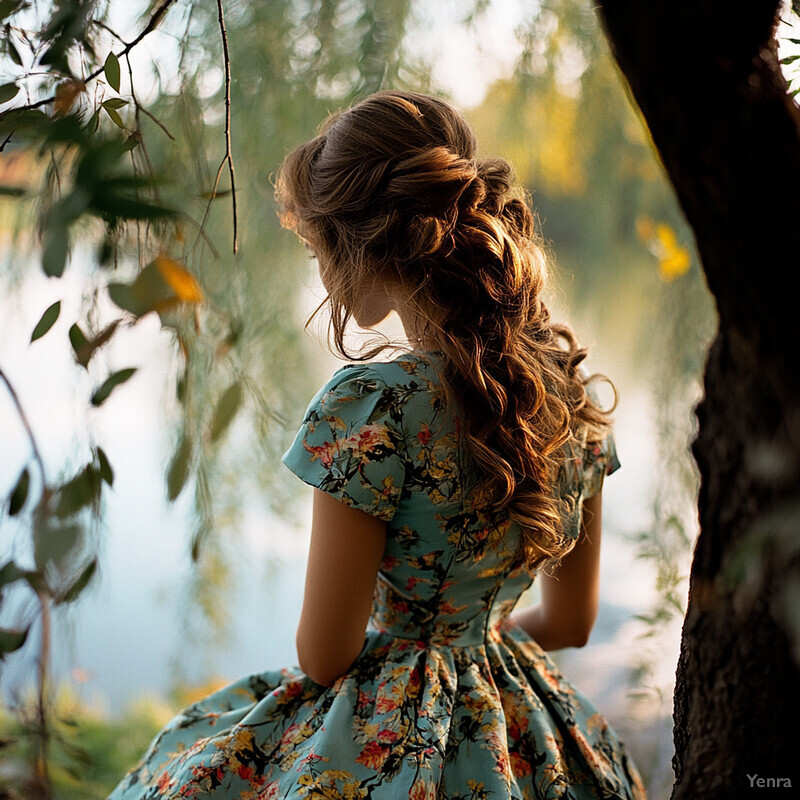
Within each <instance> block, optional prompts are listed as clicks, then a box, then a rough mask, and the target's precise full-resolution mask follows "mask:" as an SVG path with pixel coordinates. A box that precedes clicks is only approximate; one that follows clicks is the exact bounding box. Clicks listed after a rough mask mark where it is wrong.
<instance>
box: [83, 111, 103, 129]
mask: <svg viewBox="0 0 800 800" xmlns="http://www.w3.org/2000/svg"><path fill="white" fill-rule="evenodd" d="M99 127H100V109H99V108H96V109H95V110H94V113H93V114H92V116H91V117H89V121H88V122H87V123H86V130H87V131H89V133H94V132H95V131H96V130H97V129H98V128H99Z"/></svg>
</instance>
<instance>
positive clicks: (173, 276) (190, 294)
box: [154, 256, 203, 303]
mask: <svg viewBox="0 0 800 800" xmlns="http://www.w3.org/2000/svg"><path fill="white" fill-rule="evenodd" d="M154 263H155V265H156V267H157V268H158V271H159V272H160V273H161V277H162V278H163V279H164V282H165V283H166V284H167V285H168V286H169V287H170V289H172V291H173V292H175V295H176V297H177V298H178V299H179V300H180V301H182V302H184V303H201V302H202V301H203V290H202V289H201V288H200V284H199V283H198V282H197V278H195V277H194V275H192V273H191V272H189V271H188V270H187V269H185V268H184V267H182V266H181V265H180V264H178V262H177V261H173V260H172V259H171V258H167V257H166V256H159V257H158V258H157V259H156V260H155V261H154Z"/></svg>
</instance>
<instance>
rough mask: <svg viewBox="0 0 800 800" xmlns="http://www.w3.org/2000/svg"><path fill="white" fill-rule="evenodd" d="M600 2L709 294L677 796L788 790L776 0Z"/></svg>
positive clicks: (785, 221) (787, 161) (799, 520)
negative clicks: (715, 323) (711, 322)
mask: <svg viewBox="0 0 800 800" xmlns="http://www.w3.org/2000/svg"><path fill="white" fill-rule="evenodd" d="M600 6H601V17H602V19H603V23H604V25H605V29H606V32H607V34H608V37H609V39H610V42H611V46H612V49H613V52H614V55H615V57H616V59H617V62H618V64H619V66H620V68H621V70H622V72H623V74H624V75H625V77H626V79H627V81H628V84H629V86H630V89H631V91H632V94H633V97H634V99H635V101H636V102H637V103H638V105H639V107H640V109H641V110H642V113H643V115H644V117H645V119H646V121H647V124H648V126H649V128H650V131H651V134H652V137H653V140H654V142H655V144H656V146H657V148H658V150H659V152H660V155H661V158H662V160H663V163H664V166H665V168H666V171H667V173H668V174H669V177H670V179H671V181H672V183H673V185H674V187H675V191H676V193H677V196H678V199H679V202H680V204H681V206H682V208H683V211H684V213H685V215H686V217H687V219H688V221H689V223H690V225H691V226H692V228H693V230H694V232H695V236H696V240H697V247H698V251H699V254H700V258H701V260H702V264H703V269H704V271H705V274H706V279H707V281H708V286H709V288H710V289H711V291H712V293H713V294H714V296H715V298H716V302H717V308H718V311H719V331H718V335H717V337H716V340H715V342H714V344H713V346H712V348H711V351H710V354H709V358H708V362H707V365H706V373H705V398H704V400H703V402H702V404H701V405H700V407H699V409H698V411H697V414H698V419H699V433H698V437H697V440H696V442H695V444H694V455H695V458H696V460H697V463H698V466H699V468H700V473H701V481H702V483H701V491H700V499H699V515H700V529H701V532H700V536H699V539H698V541H697V545H696V547H695V552H694V560H693V564H692V570H691V578H690V588H689V606H688V611H687V615H686V619H685V620H684V626H683V637H682V644H681V654H680V660H679V663H678V669H677V674H676V689H675V711H674V721H675V732H674V738H675V749H676V752H675V757H674V759H673V767H674V770H675V779H676V780H675V785H674V787H673V793H672V798H673V800H684V798H691V800H697V799H698V798H700V799H701V800H711V799H712V798H723V797H724V798H726V800H727V799H728V798H735V797H738V796H740V795H750V794H751V793H752V791H753V789H757V788H766V787H770V786H774V787H776V788H785V786H786V783H785V782H784V781H779V779H785V778H788V779H790V780H791V783H792V785H793V788H794V789H795V790H796V788H797V787H798V786H799V785H800V775H799V774H798V759H797V755H796V740H797V734H796V729H797V724H798V721H799V720H800V669H798V664H799V663H800V636H798V633H799V628H800V624H799V622H800V621H799V619H798V618H800V480H798V478H799V477H800V380H799V379H798V377H799V376H800V366H799V364H798V361H799V359H798V352H800V351H799V348H798V345H799V344H800V341H799V340H800V325H798V301H799V300H800V293H798V290H797V283H796V281H797V275H796V271H797V266H798V244H800V241H799V238H800V237H798V233H799V232H800V214H799V213H798V212H799V211H800V208H799V207H798V205H799V204H798V197H800V114H798V107H797V105H796V104H795V103H794V101H793V100H792V99H791V98H790V97H789V96H788V94H787V87H786V83H785V81H784V79H783V77H782V75H781V71H780V67H779V63H778V59H777V56H776V44H775V39H774V31H775V25H776V22H777V15H778V13H779V12H780V6H779V3H778V2H776V0H749V1H748V2H747V3H730V2H719V0H717V1H716V2H714V1H713V0H648V2H641V0H601V2H600ZM754 775H757V776H758V778H755V779H753V780H751V777H748V776H754ZM759 778H760V779H763V780H764V781H765V782H764V783H763V784H759V783H758V779H759ZM770 779H771V780H770ZM790 794H791V789H790V790H788V791H787V792H786V796H788V795H790ZM781 796H783V795H781Z"/></svg>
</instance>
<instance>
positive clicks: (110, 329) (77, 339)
mask: <svg viewBox="0 0 800 800" xmlns="http://www.w3.org/2000/svg"><path fill="white" fill-rule="evenodd" d="M118 325H119V320H118V319H116V320H114V321H113V322H112V323H111V324H110V325H107V326H106V327H105V328H104V329H103V330H102V331H101V332H100V333H99V334H97V336H95V337H94V339H92V340H91V341H89V340H88V339H87V338H86V335H85V334H84V332H83V331H82V330H81V329H80V327H79V326H78V323H77V322H76V323H75V324H74V325H73V326H72V327H71V328H70V329H69V341H70V343H71V344H72V349H73V350H74V351H75V360H76V361H77V362H78V363H79V364H80V365H81V366H82V367H85V368H87V369H88V364H89V362H90V361H91V360H92V356H93V355H94V354H95V352H96V351H97V350H98V349H99V348H101V347H102V346H103V345H104V344H106V342H108V341H109V339H111V337H112V336H113V335H114V332H115V331H116V330H117V326H118Z"/></svg>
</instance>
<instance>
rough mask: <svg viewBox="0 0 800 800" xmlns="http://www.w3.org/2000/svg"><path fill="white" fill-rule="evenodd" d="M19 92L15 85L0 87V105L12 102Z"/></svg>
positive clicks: (9, 84) (7, 84)
mask: <svg viewBox="0 0 800 800" xmlns="http://www.w3.org/2000/svg"><path fill="white" fill-rule="evenodd" d="M17 92H19V86H17V84H16V83H4V84H3V85H2V86H0V103H7V102H8V101H9V100H13V99H14V98H15V97H16V96H17Z"/></svg>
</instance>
